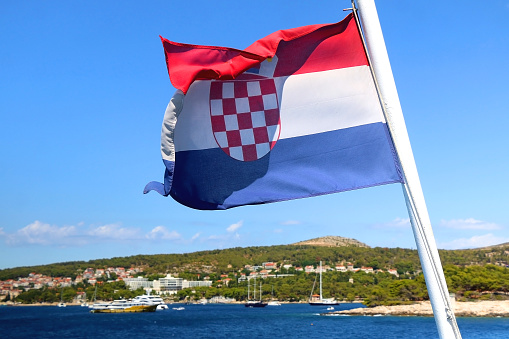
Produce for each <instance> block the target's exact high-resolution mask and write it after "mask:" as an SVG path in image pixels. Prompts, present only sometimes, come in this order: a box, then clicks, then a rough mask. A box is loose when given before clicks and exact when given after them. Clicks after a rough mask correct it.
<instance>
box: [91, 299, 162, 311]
mask: <svg viewBox="0 0 509 339" xmlns="http://www.w3.org/2000/svg"><path fill="white" fill-rule="evenodd" d="M156 308H157V304H154V303H147V302H141V301H139V300H137V301H135V300H134V299H132V300H127V299H119V300H114V301H111V302H104V303H95V304H93V305H92V306H90V312H92V313H133V312H155V310H156Z"/></svg>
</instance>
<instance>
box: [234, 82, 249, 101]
mask: <svg viewBox="0 0 509 339" xmlns="http://www.w3.org/2000/svg"><path fill="white" fill-rule="evenodd" d="M233 84H234V87H233V91H234V96H235V98H246V97H247V82H245V81H235V82H234V83H233Z"/></svg>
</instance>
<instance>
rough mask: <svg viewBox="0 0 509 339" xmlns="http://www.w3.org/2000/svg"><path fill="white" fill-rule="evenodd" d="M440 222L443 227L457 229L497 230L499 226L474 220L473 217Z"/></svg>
mask: <svg viewBox="0 0 509 339" xmlns="http://www.w3.org/2000/svg"><path fill="white" fill-rule="evenodd" d="M440 224H441V225H442V226H444V227H448V228H454V229H458V230H498V229H500V228H501V227H500V226H499V225H497V224H495V223H490V222H487V221H482V220H476V219H474V218H468V219H455V220H441V221H440Z"/></svg>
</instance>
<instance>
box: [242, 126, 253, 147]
mask: <svg viewBox="0 0 509 339" xmlns="http://www.w3.org/2000/svg"><path fill="white" fill-rule="evenodd" d="M240 141H241V143H242V145H254V143H255V138H254V133H253V130H252V129H251V128H249V129H241V130H240Z"/></svg>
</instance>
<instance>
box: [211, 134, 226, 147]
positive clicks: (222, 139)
mask: <svg viewBox="0 0 509 339" xmlns="http://www.w3.org/2000/svg"><path fill="white" fill-rule="evenodd" d="M214 136H215V137H216V140H217V144H218V145H219V147H221V148H225V147H228V138H227V137H226V132H215V133H214Z"/></svg>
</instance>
